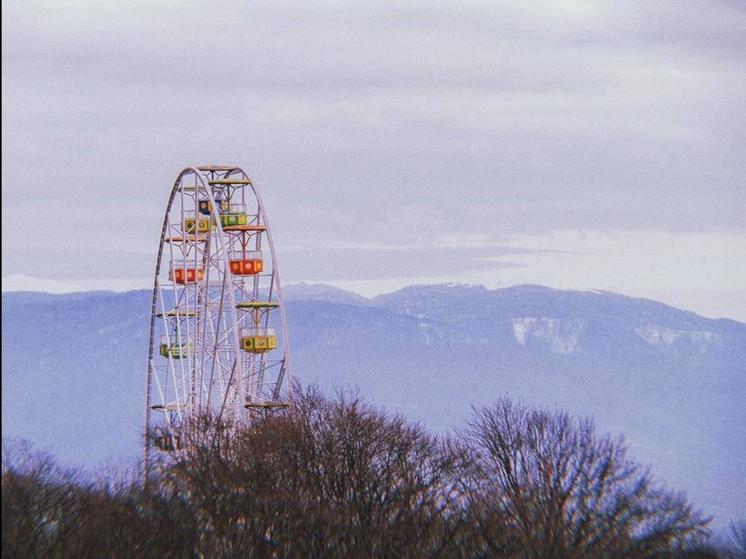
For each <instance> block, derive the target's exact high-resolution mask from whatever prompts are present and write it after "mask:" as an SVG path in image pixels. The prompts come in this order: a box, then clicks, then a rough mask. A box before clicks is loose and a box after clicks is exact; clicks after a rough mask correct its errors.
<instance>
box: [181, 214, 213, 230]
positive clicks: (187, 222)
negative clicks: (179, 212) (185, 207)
mask: <svg viewBox="0 0 746 559" xmlns="http://www.w3.org/2000/svg"><path fill="white" fill-rule="evenodd" d="M195 229H196V232H197V233H207V232H208V231H210V218H209V217H200V218H199V220H197V219H196V218H193V217H185V218H184V231H185V232H186V233H195Z"/></svg>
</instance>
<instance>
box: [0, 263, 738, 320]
mask: <svg viewBox="0 0 746 559" xmlns="http://www.w3.org/2000/svg"><path fill="white" fill-rule="evenodd" d="M150 281H152V280H150ZM127 283H130V282H127ZM356 283H359V282H345V281H311V280H299V281H293V282H287V283H283V288H288V287H296V286H307V287H330V288H334V289H339V290H341V291H343V292H345V293H348V294H351V295H356V296H359V297H362V298H364V299H373V298H374V297H377V296H379V295H388V294H391V293H396V292H398V291H401V290H403V289H407V288H410V287H429V286H430V287H445V286H454V287H466V288H470V287H474V288H479V287H481V288H484V289H486V290H488V291H495V290H499V289H508V288H511V287H523V286H536V287H541V288H546V289H552V290H556V291H568V292H583V293H588V292H596V293H613V294H615V295H621V296H623V297H630V298H633V299H647V300H651V301H655V302H658V303H662V304H664V305H668V306H670V307H673V308H676V309H679V310H682V311H688V312H693V313H695V314H698V315H700V316H702V317H704V318H710V319H714V320H717V319H726V320H734V321H736V322H741V323H744V324H746V308H743V309H741V308H740V307H737V306H734V307H730V308H731V309H733V310H736V311H737V310H740V313H739V312H731V313H730V315H716V314H713V313H707V312H701V311H700V310H698V309H696V308H688V307H687V306H686V304H679V303H677V302H671V301H666V300H665V299H663V298H660V297H651V296H645V295H638V294H634V293H625V292H622V291H615V290H613V289H599V288H593V287H558V286H553V285H547V284H543V283H538V282H522V283H511V284H509V285H507V284H506V285H486V284H484V283H471V282H463V281H462V282H459V281H440V282H438V281H419V282H414V283H406V284H402V285H395V286H387V287H386V288H382V289H378V290H365V289H355V284H356ZM150 289H152V283H151V285H144V284H143V285H128V286H124V287H122V286H120V287H113V286H104V285H101V286H91V287H82V286H76V285H74V284H72V283H67V282H64V281H63V282H57V281H55V280H47V279H41V278H33V277H30V276H24V275H22V274H11V275H8V276H3V277H2V293H43V294H47V295H68V294H75V293H94V292H107V293H127V292H130V291H141V290H150Z"/></svg>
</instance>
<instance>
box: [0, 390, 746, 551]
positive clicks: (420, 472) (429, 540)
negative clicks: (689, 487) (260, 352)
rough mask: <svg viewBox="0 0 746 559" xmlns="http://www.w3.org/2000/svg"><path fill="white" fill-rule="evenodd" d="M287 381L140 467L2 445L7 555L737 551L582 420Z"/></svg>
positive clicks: (192, 429)
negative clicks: (278, 403) (380, 402)
mask: <svg viewBox="0 0 746 559" xmlns="http://www.w3.org/2000/svg"><path fill="white" fill-rule="evenodd" d="M297 394H299V395H298V396H297V398H296V401H295V402H294V407H293V409H292V411H291V412H287V413H277V414H274V415H271V416H268V417H265V418H263V419H258V420H256V421H255V422H254V423H252V424H251V425H250V426H242V427H241V428H237V427H236V426H234V425H231V424H230V423H228V422H225V421H216V420H215V419H214V418H210V417H201V418H195V419H193V420H192V421H190V422H188V423H186V424H184V425H182V426H181V428H180V430H179V433H178V435H179V443H180V449H179V450H177V451H176V452H168V453H166V452H163V453H160V454H159V459H158V460H157V461H156V462H155V463H154V464H152V465H151V467H150V472H149V475H148V476H147V480H146V481H147V482H144V481H145V480H142V479H138V478H137V477H133V478H131V479H125V480H122V481H119V482H113V481H112V480H111V479H110V478H109V479H103V480H100V481H97V482H93V481H85V478H84V477H83V476H82V474H81V473H80V472H77V471H74V470H62V469H60V468H59V467H58V466H57V465H56V464H55V462H54V461H53V460H52V459H51V458H50V457H49V456H47V455H44V454H41V453H34V452H32V451H31V450H30V449H29V448H28V447H26V446H24V445H19V444H15V445H10V444H4V447H3V473H2V509H3V510H2V513H3V515H2V517H3V520H2V542H3V543H2V553H3V557H9V558H10V557H156V556H157V557H225V558H229V557H258V558H261V557H278V558H280V557H288V558H294V557H355V558H357V557H362V558H365V557H415V558H416V557H428V558H430V557H433V558H437V557H484V558H488V557H496V558H497V557H509V558H543V557H546V558H554V557H557V558H560V557H562V558H576V557H577V558H594V557H599V558H607V557H608V558H617V557H620V558H621V557H632V558H637V557H640V558H642V557H650V558H653V557H661V558H667V557H690V558H705V557H731V556H733V557H735V556H737V555H729V554H727V553H730V552H715V551H713V550H710V549H708V548H706V547H705V544H706V536H707V532H706V520H704V519H703V518H702V517H701V515H700V514H699V513H697V512H696V511H694V510H693V508H692V505H691V504H690V503H689V502H688V501H687V500H686V499H685V497H683V496H682V495H678V494H675V493H671V492H670V491H668V490H666V489H664V488H662V487H660V486H659V485H657V484H656V483H655V482H654V481H653V480H652V478H651V476H650V475H649V474H648V473H647V472H646V471H644V470H641V469H640V468H639V467H638V466H637V465H636V464H634V463H633V462H631V461H630V460H629V459H628V458H627V457H626V456H625V448H624V445H623V444H622V442H621V441H619V440H613V439H609V438H607V437H597V436H596V434H595V432H594V428H593V426H592V424H590V423H588V422H578V421H574V420H573V419H571V418H570V417H568V416H567V415H565V414H562V413H548V412H543V411H536V410H531V409H528V408H525V407H523V406H520V405H515V404H513V403H511V402H510V401H508V400H501V401H499V402H498V403H497V404H496V405H495V406H494V407H492V408H488V409H481V410H477V411H475V414H474V416H473V419H472V421H471V422H470V424H469V425H468V427H467V429H465V431H464V433H463V434H461V435H460V436H458V437H436V436H433V435H431V434H429V433H427V432H425V431H424V430H423V429H422V428H421V427H420V426H418V425H414V424H411V423H409V422H407V421H405V420H403V419H402V418H401V417H398V416H392V415H390V414H387V413H384V412H382V411H380V410H377V409H375V408H373V407H371V406H370V405H368V404H366V403H365V402H364V401H362V400H361V399H360V398H359V397H357V396H355V395H350V394H342V393H340V394H338V395H336V397H334V398H327V397H325V396H324V395H322V394H320V393H319V392H318V391H317V390H316V389H306V390H298V391H297ZM742 536H743V530H742V528H740V532H739V528H738V527H734V530H733V545H732V546H731V547H732V549H733V550H734V551H733V553H737V548H736V544H737V543H738V541H739V540H738V538H741V542H742Z"/></svg>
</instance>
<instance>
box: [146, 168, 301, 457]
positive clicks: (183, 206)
mask: <svg viewBox="0 0 746 559" xmlns="http://www.w3.org/2000/svg"><path fill="white" fill-rule="evenodd" d="M231 220H233V221H231ZM267 249H269V254H268V253H267ZM242 259H243V260H242ZM241 266H245V268H242V267H241ZM256 267H259V271H256V269H254V268H256ZM245 344H248V346H247V345H245ZM252 344H253V345H252ZM258 346H261V349H256V348H257V347H258ZM268 346H274V347H271V348H270V347H268ZM247 347H248V350H247ZM147 369H148V373H147V390H146V410H145V413H146V437H145V438H146V443H145V454H146V461H147V456H148V453H149V451H150V446H151V443H152V439H153V436H152V435H153V433H154V432H161V433H170V432H172V430H173V428H174V427H175V426H177V425H179V424H180V423H181V422H183V421H184V420H185V419H188V418H189V417H193V416H195V415H197V414H205V413H207V414H210V415H213V416H216V417H220V418H225V419H228V420H230V421H232V422H233V423H235V424H240V423H241V422H243V421H246V420H249V419H251V417H253V416H254V415H255V414H256V413H258V412H259V410H268V409H273V408H277V407H283V406H285V405H287V403H288V402H289V401H290V397H291V394H290V387H291V383H290V378H289V377H290V353H289V349H288V335H287V323H286V318H285V308H284V305H283V301H282V289H281V286H280V276H279V271H278V268H277V258H276V254H275V249H274V245H273V243H272V234H271V231H270V228H269V222H268V220H267V214H266V212H265V209H264V205H263V203H262V199H261V196H260V195H259V192H258V191H257V189H256V187H255V186H254V184H253V183H252V181H251V179H250V178H249V177H248V175H247V174H246V173H245V172H244V171H243V170H242V169H240V168H238V167H230V166H216V165H211V166H199V167H188V168H186V169H184V170H183V171H181V173H180V174H179V176H178V177H177V179H176V182H175V183H174V186H173V188H172V190H171V195H170V197H169V200H168V206H167V208H166V215H165V218H164V221H163V228H162V230H161V239H160V244H159V248H158V259H157V264H156V270H155V281H154V286H153V299H152V308H151V318H150V338H149V348H148V368H147ZM156 440H157V438H156ZM169 444H171V445H172V444H173V442H172V443H169Z"/></svg>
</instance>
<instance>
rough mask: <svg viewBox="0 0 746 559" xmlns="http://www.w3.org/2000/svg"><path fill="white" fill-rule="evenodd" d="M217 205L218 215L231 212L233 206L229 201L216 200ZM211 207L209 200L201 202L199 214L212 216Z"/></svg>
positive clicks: (199, 203)
mask: <svg viewBox="0 0 746 559" xmlns="http://www.w3.org/2000/svg"><path fill="white" fill-rule="evenodd" d="M215 203H216V204H217V206H218V213H223V212H230V207H231V205H230V202H228V200H215ZM210 206H211V204H210V201H209V200H199V202H198V207H199V213H201V214H202V215H210Z"/></svg>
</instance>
